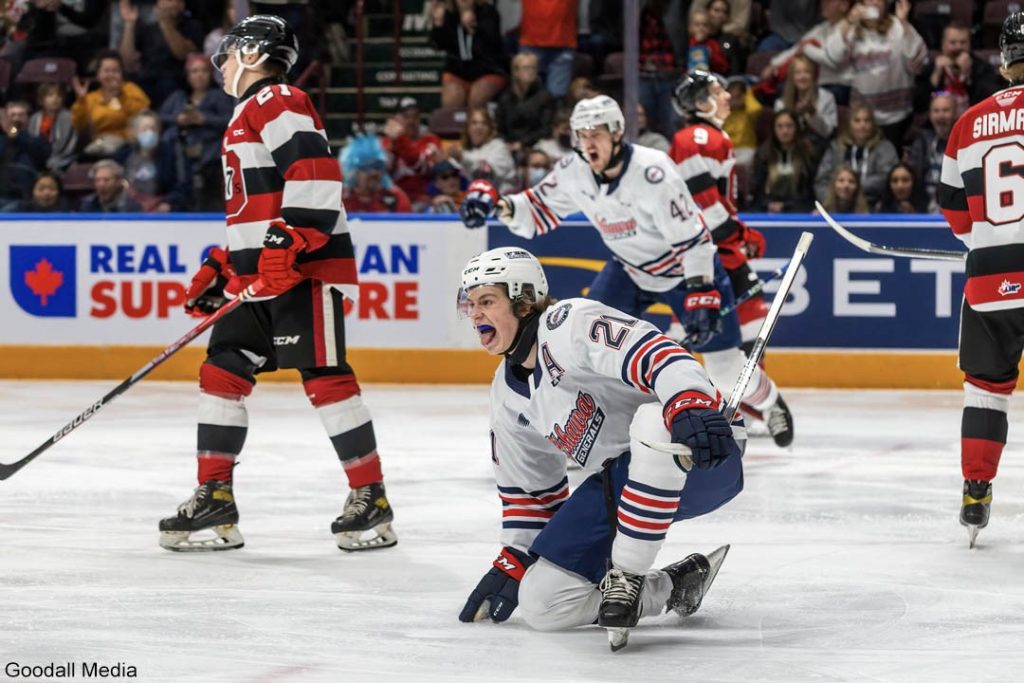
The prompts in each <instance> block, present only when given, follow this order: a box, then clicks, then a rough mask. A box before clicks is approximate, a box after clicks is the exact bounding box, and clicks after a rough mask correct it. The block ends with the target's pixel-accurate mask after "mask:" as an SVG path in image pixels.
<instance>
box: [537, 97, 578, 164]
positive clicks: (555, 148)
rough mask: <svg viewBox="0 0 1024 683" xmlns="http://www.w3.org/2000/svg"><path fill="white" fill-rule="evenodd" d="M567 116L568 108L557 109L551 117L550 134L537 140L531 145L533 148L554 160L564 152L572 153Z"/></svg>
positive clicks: (568, 114) (570, 133)
mask: <svg viewBox="0 0 1024 683" xmlns="http://www.w3.org/2000/svg"><path fill="white" fill-rule="evenodd" d="M569 116H570V113H569V110H568V109H558V110H557V111H556V112H555V115H554V117H553V118H552V119H551V131H550V134H549V135H548V137H546V138H544V139H543V140H540V141H538V142H537V144H536V145H534V146H533V149H534V150H539V151H541V152H544V153H545V154H547V155H548V156H549V157H551V159H553V160H555V161H557V160H558V159H561V158H562V157H564V156H565V155H566V154H573V153H574V152H573V151H572V131H571V130H570V128H569Z"/></svg>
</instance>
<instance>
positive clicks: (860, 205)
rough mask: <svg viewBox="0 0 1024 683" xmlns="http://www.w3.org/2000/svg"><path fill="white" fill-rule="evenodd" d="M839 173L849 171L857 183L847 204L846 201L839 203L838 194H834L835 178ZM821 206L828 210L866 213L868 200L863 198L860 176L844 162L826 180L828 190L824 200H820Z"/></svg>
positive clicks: (836, 178)
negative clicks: (851, 198)
mask: <svg viewBox="0 0 1024 683" xmlns="http://www.w3.org/2000/svg"><path fill="white" fill-rule="evenodd" d="M840 173H849V174H850V175H851V176H852V177H853V180H854V182H855V183H856V184H857V189H856V191H855V192H854V195H853V200H852V201H851V202H850V203H848V204H847V203H846V202H843V203H842V204H840V199H839V195H837V194H836V180H838V179H839V174H840ZM822 206H824V207H825V210H826V211H829V212H832V211H835V212H837V213H867V212H868V200H867V199H865V198H864V188H863V187H862V186H861V182H860V176H859V175H857V172H856V171H854V170H853V169H852V168H850V167H849V166H846V165H845V164H844V165H842V166H839V167H838V168H837V169H836V170H835V172H834V173H833V174H832V177H831V178H830V179H829V181H828V192H826V193H825V201H824V202H822Z"/></svg>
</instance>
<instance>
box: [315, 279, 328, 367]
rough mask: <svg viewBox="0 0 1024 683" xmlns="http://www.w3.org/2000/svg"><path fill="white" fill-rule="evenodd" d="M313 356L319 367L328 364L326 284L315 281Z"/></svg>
mask: <svg viewBox="0 0 1024 683" xmlns="http://www.w3.org/2000/svg"><path fill="white" fill-rule="evenodd" d="M312 290H313V356H314V360H315V362H316V366H317V367H318V368H322V367H324V366H325V365H327V349H326V348H325V346H324V336H325V335H324V296H323V291H324V286H323V285H322V284H320V283H319V282H316V281H314V282H313V287H312Z"/></svg>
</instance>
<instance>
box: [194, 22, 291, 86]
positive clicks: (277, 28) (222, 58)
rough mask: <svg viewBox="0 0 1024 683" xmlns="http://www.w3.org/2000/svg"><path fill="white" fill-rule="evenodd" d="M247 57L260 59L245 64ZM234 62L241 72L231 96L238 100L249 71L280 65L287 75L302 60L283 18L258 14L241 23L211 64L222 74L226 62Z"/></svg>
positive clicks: (236, 76) (213, 57) (237, 72)
mask: <svg viewBox="0 0 1024 683" xmlns="http://www.w3.org/2000/svg"><path fill="white" fill-rule="evenodd" d="M232 55H234V57H232ZM247 55H258V59H257V60H256V62H255V63H253V64H246V63H245V62H244V61H242V57H245V56H247ZM232 58H233V59H235V60H236V62H237V64H238V66H239V68H238V70H237V71H236V72H235V78H234V83H232V84H231V94H232V95H234V96H235V97H238V96H239V95H240V93H239V92H238V81H239V80H240V79H241V76H242V73H243V72H244V71H245V70H246V69H254V68H256V67H258V66H259V65H260V64H263V63H264V62H267V61H271V62H276V63H278V64H280V65H281V66H282V67H284V70H285V72H287V71H288V70H289V69H291V68H292V67H293V66H295V62H297V61H298V59H299V40H298V38H296V37H295V31H293V30H292V27H291V26H289V25H288V22H286V21H285V20H284V19H282V18H281V17H278V16H274V15H272V14H255V15H253V16H251V17H246V18H245V19H242V21H240V22H238V23H237V24H235V26H234V28H232V29H231V30H230V31H228V32H227V33H226V34H225V35H224V37H223V38H222V39H221V41H220V45H218V46H217V51H216V52H214V54H213V56H212V57H210V61H211V62H213V66H214V67H215V68H216V69H217V70H218V71H223V67H224V64H225V62H227V61H228V59H232Z"/></svg>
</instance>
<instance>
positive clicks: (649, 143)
mask: <svg viewBox="0 0 1024 683" xmlns="http://www.w3.org/2000/svg"><path fill="white" fill-rule="evenodd" d="M636 144H638V145H641V146H643V147H650V148H652V149H657V150H660V151H662V152H665V153H668V148H669V147H671V144H669V141H668V138H666V137H665V136H664V135H662V134H661V133H659V132H657V131H654V130H651V129H650V127H649V126H648V125H647V110H646V109H644V105H642V104H640V103H639V102H637V104H636Z"/></svg>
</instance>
